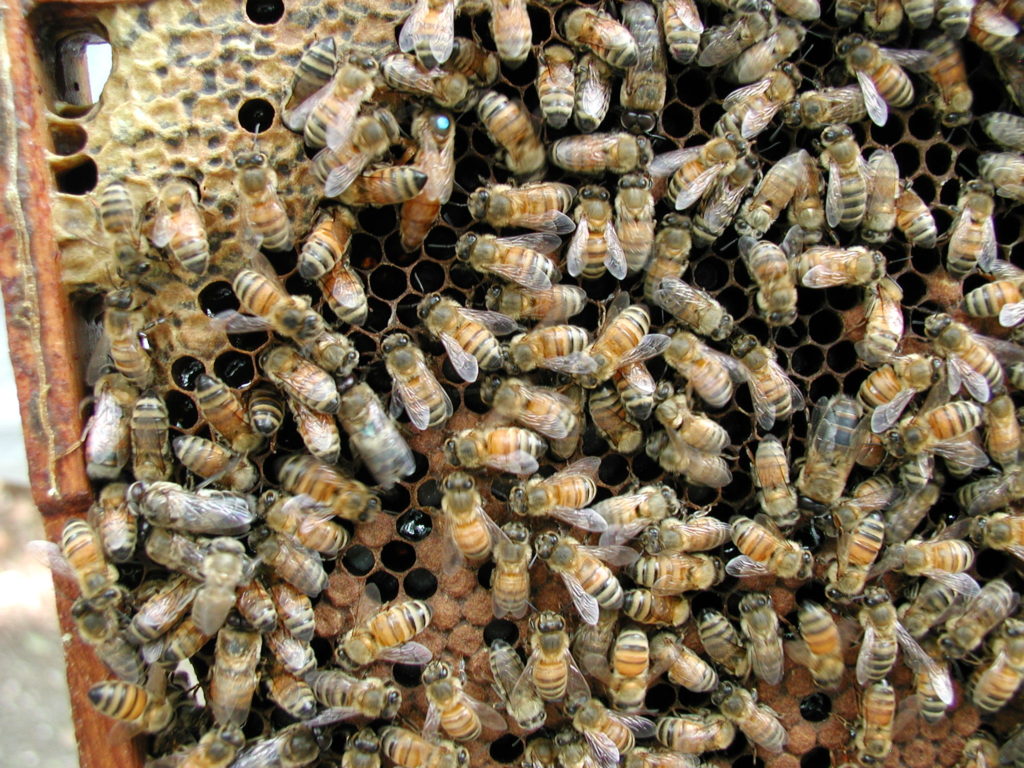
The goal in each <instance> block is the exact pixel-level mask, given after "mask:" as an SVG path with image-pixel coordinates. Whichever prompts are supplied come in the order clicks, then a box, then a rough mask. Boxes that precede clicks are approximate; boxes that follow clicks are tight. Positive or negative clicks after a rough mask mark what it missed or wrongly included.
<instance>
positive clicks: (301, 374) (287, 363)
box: [260, 346, 341, 414]
mask: <svg viewBox="0 0 1024 768" xmlns="http://www.w3.org/2000/svg"><path fill="white" fill-rule="evenodd" d="M260 367H262V368H263V373H264V374H265V375H266V377H267V378H268V379H270V380H271V381H272V382H273V383H274V384H276V385H278V386H279V387H280V388H281V389H283V390H284V391H285V392H286V393H287V394H288V396H289V397H291V398H294V399H295V400H297V401H298V402H300V403H302V404H303V405H305V406H306V407H307V408H311V409H312V410H314V411H320V412H322V413H328V414H334V413H338V409H339V408H340V407H341V396H340V394H339V393H338V387H337V385H336V384H335V382H334V378H333V377H332V376H331V375H330V374H329V373H327V372H326V371H325V370H324V369H323V368H321V367H320V366H318V365H316V364H315V363H311V362H310V361H309V360H306V359H305V358H304V357H302V356H301V355H300V354H299V353H298V352H296V351H295V350H294V349H293V348H291V347H286V346H275V347H271V348H270V349H268V350H267V351H265V352H264V353H263V354H262V355H261V356H260Z"/></svg>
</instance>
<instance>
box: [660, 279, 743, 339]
mask: <svg viewBox="0 0 1024 768" xmlns="http://www.w3.org/2000/svg"><path fill="white" fill-rule="evenodd" d="M654 303H655V304H657V305H658V306H659V307H661V308H662V309H664V310H665V311H666V312H669V313H670V314H671V315H672V316H673V317H675V318H676V319H677V320H679V321H680V322H681V323H683V324H684V325H686V326H687V327H689V328H691V329H693V330H694V331H695V332H697V333H699V334H701V335H702V336H708V337H710V338H712V339H714V340H715V341H722V340H723V339H725V338H726V337H727V336H729V334H730V333H731V332H732V329H733V325H734V321H733V319H732V317H731V316H730V315H729V313H728V312H727V311H726V310H725V307H723V306H722V305H721V304H719V303H718V302H717V301H716V300H715V299H714V298H712V297H711V296H710V295H709V294H707V293H705V292H704V291H702V290H701V289H700V288H696V287H694V286H692V285H690V284H689V283H685V282H683V281H682V280H678V279H676V278H672V277H665V278H662V280H661V282H660V283H659V284H658V286H657V287H656V288H655V289H654Z"/></svg>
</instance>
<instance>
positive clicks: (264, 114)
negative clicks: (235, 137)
mask: <svg viewBox="0 0 1024 768" xmlns="http://www.w3.org/2000/svg"><path fill="white" fill-rule="evenodd" d="M273 122H274V107H273V106H272V105H271V104H270V102H269V101H267V100H266V99H249V100H248V101H245V102H243V103H242V106H241V107H239V108H238V124H239V125H240V126H242V127H243V128H244V129H245V130H247V131H248V132H249V133H263V132H264V131H265V130H267V129H268V128H270V124H271V123H273Z"/></svg>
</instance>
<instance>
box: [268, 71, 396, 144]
mask: <svg viewBox="0 0 1024 768" xmlns="http://www.w3.org/2000/svg"><path fill="white" fill-rule="evenodd" d="M376 69H377V62H376V61H375V60H373V59H370V58H357V57H355V56H353V57H350V58H349V60H348V61H346V62H344V63H343V64H341V66H340V67H338V69H337V70H336V71H335V72H334V76H333V77H332V78H331V80H330V82H329V83H327V85H325V86H323V87H322V88H320V89H319V90H317V91H316V92H315V93H314V94H313V95H312V96H310V97H309V98H307V99H306V100H305V101H303V102H302V103H301V104H299V105H298V106H297V107H296V108H295V109H294V110H293V111H292V112H291V113H290V114H289V115H288V116H286V119H287V120H289V121H290V123H289V124H290V125H299V124H301V125H302V126H303V129H302V130H303V138H304V140H305V142H306V146H308V147H310V148H312V149H320V148H322V147H324V146H328V147H331V148H332V149H337V148H338V147H340V146H342V145H343V144H344V143H345V142H346V141H347V140H348V138H349V136H351V134H352V129H353V128H354V127H355V119H356V115H357V114H358V113H359V107H360V106H361V105H362V104H363V102H366V101H369V99H370V97H371V96H372V95H373V91H374V78H373V76H374V73H375V72H376Z"/></svg>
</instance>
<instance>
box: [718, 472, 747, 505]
mask: <svg viewBox="0 0 1024 768" xmlns="http://www.w3.org/2000/svg"><path fill="white" fill-rule="evenodd" d="M752 490H753V486H752V485H751V481H750V477H748V476H747V475H745V474H741V473H739V472H737V473H735V474H734V475H733V477H732V482H731V483H729V484H728V485H727V486H725V487H724V488H723V489H722V498H723V499H725V500H726V501H731V502H734V503H735V502H739V501H742V500H743V499H745V498H747V497H748V496H750V493H751V491H752Z"/></svg>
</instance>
